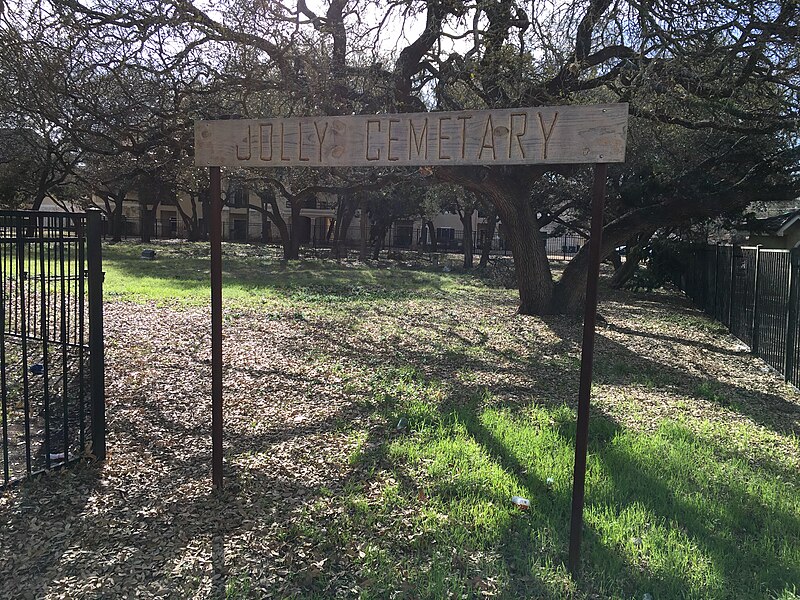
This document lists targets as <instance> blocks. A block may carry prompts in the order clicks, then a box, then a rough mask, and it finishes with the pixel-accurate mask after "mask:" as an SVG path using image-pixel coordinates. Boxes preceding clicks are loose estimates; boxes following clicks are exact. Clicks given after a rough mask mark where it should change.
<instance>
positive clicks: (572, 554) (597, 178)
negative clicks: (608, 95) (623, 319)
mask: <svg viewBox="0 0 800 600" xmlns="http://www.w3.org/2000/svg"><path fill="white" fill-rule="evenodd" d="M607 171H608V167H607V166H606V165H605V164H597V165H595V167H594V186H593V188H592V229H591V233H590V237H589V272H588V273H587V274H586V305H585V306H584V313H583V345H582V347H581V376H580V377H581V378H580V388H579V390H578V425H577V431H576V433H575V470H574V471H573V476H572V517H571V519H570V528H569V563H568V567H569V572H570V573H571V574H572V576H573V577H577V575H578V572H579V571H580V562H581V534H582V533H583V498H584V484H585V481H586V452H587V450H588V446H589V401H590V400H591V395H592V366H593V362H594V332H595V324H596V322H597V282H598V279H599V278H600V258H601V255H600V244H601V242H602V237H603V204H604V203H605V192H606V173H607Z"/></svg>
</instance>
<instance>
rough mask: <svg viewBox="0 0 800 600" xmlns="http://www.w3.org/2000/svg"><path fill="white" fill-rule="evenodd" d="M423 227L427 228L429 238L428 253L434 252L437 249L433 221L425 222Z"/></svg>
mask: <svg viewBox="0 0 800 600" xmlns="http://www.w3.org/2000/svg"><path fill="white" fill-rule="evenodd" d="M425 227H427V228H428V237H429V238H430V241H429V242H428V252H436V250H437V249H438V247H439V244H438V241H437V239H436V227H434V226H433V221H425Z"/></svg>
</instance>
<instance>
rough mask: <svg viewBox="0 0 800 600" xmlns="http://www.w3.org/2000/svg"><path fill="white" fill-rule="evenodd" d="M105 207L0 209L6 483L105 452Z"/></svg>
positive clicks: (0, 383)
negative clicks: (102, 242) (83, 209)
mask: <svg viewBox="0 0 800 600" xmlns="http://www.w3.org/2000/svg"><path fill="white" fill-rule="evenodd" d="M101 235H102V224H101V219H100V214H99V212H96V211H92V212H91V213H90V214H83V213H81V214H76V213H44V212H23V211H0V281H2V285H1V286H0V320H1V321H2V324H3V326H2V328H0V362H2V371H0V402H1V403H2V405H1V406H0V410H1V411H2V464H3V475H2V487H5V486H6V485H8V484H9V483H12V482H14V481H18V480H20V479H23V478H25V477H28V476H31V475H34V474H36V473H39V472H43V471H47V470H49V469H53V468H56V467H60V466H63V465H66V464H68V463H70V462H73V461H75V460H78V459H80V458H81V457H84V456H87V455H93V456H95V457H97V458H103V457H104V456H105V408H104V391H103V388H104V380H103V369H104V364H103V324H102V318H103V313H102V280H103V274H102V261H101V248H100V240H101Z"/></svg>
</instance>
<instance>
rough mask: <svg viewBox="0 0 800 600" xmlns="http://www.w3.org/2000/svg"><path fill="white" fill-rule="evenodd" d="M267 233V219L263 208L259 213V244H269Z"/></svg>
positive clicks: (265, 210) (268, 232)
mask: <svg viewBox="0 0 800 600" xmlns="http://www.w3.org/2000/svg"><path fill="white" fill-rule="evenodd" d="M269 234H270V231H269V217H267V209H266V207H263V209H262V211H261V243H262V244H268V243H269V242H270V239H269V238H270V235H269Z"/></svg>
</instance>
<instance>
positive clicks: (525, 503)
mask: <svg viewBox="0 0 800 600" xmlns="http://www.w3.org/2000/svg"><path fill="white" fill-rule="evenodd" d="M511 502H513V503H514V504H516V505H517V508H521V509H522V510H527V509H529V508H530V507H531V501H530V500H528V499H527V498H523V497H522V496H511Z"/></svg>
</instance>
